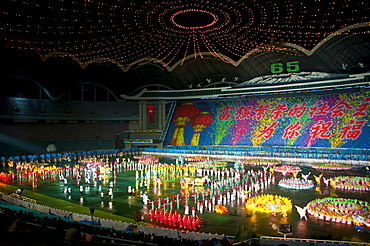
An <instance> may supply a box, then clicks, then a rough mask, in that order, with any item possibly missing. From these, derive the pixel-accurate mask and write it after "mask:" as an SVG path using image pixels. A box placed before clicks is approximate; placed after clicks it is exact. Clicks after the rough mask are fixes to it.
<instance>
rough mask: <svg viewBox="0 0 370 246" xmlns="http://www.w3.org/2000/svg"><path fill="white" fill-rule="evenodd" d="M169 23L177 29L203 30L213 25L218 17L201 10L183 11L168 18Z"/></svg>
mask: <svg viewBox="0 0 370 246" xmlns="http://www.w3.org/2000/svg"><path fill="white" fill-rule="evenodd" d="M170 20H171V22H172V23H173V24H174V25H175V26H176V27H179V28H184V29H203V28H207V27H210V26H212V25H214V24H215V23H216V22H217V20H218V17H217V15H215V14H212V13H211V12H209V11H206V10H202V9H183V10H179V11H177V12H176V13H174V14H173V15H172V16H171V17H170Z"/></svg>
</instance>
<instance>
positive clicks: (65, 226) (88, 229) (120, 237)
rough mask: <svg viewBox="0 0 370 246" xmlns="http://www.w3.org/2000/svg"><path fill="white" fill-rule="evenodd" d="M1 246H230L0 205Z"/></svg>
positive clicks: (133, 227) (216, 241)
mask: <svg viewBox="0 0 370 246" xmlns="http://www.w3.org/2000/svg"><path fill="white" fill-rule="evenodd" d="M0 221H1V223H0V242H1V245H6V244H7V243H9V244H18V245H19V244H20V245H56V246H58V245H180V246H181V245H184V246H198V245H199V246H200V245H202V246H203V245H231V243H230V242H228V241H227V240H226V239H225V240H222V241H220V240H201V241H199V240H191V239H182V238H168V237H163V236H156V235H154V234H145V233H143V232H138V231H135V227H136V226H135V225H134V224H133V225H132V226H130V227H129V228H127V229H126V230H116V229H113V228H107V227H102V226H99V225H94V224H90V223H84V222H77V221H74V220H70V219H67V218H61V217H58V216H53V215H44V214H42V213H40V212H37V211H32V210H28V209H22V208H19V207H18V206H15V205H11V204H8V203H5V202H3V201H1V202H0Z"/></svg>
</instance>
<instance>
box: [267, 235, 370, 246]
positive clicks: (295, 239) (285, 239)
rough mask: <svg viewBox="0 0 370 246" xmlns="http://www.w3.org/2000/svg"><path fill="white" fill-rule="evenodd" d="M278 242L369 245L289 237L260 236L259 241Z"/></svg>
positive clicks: (367, 244)
mask: <svg viewBox="0 0 370 246" xmlns="http://www.w3.org/2000/svg"><path fill="white" fill-rule="evenodd" d="M263 239H266V240H269V239H270V240H278V241H279V242H278V243H277V244H280V243H282V242H280V241H295V242H308V243H332V244H334V243H335V244H348V245H366V246H369V243H365V242H353V241H339V240H322V239H309V238H291V237H283V238H282V237H270V236H261V237H260V240H263Z"/></svg>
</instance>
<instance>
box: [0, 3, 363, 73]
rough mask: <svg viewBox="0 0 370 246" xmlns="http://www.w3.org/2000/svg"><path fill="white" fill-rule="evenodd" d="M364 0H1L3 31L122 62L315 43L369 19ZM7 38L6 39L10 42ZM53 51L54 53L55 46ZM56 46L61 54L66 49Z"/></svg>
mask: <svg viewBox="0 0 370 246" xmlns="http://www.w3.org/2000/svg"><path fill="white" fill-rule="evenodd" d="M369 4H370V2H369V1H366V0H360V1H359V0H347V1H345V2H344V3H339V2H338V1H335V0H312V1H299V0H294V1H293V0H284V1H274V0H250V1H245V0H219V1H209V0H197V1H195V0H177V1H170V0H162V1H159V0H112V1H103V0H84V1H76V0H74V1H65V0H55V1H42V0H32V1H31V0H3V1H2V12H1V15H2V20H3V21H2V22H1V23H0V36H2V37H6V38H5V39H3V40H2V41H4V42H7V41H9V40H10V39H17V40H24V42H25V43H27V44H30V45H27V46H22V45H17V44H16V43H14V42H13V43H12V44H11V45H10V47H16V48H20V47H24V48H30V47H35V48H36V49H37V51H38V52H39V53H40V54H41V55H42V56H46V55H47V54H51V52H64V53H63V54H64V55H66V56H68V55H70V56H73V57H75V58H76V59H78V60H79V61H80V62H82V63H88V62H90V61H91V60H96V59H101V62H106V61H112V60H113V61H115V62H117V63H119V64H120V65H122V66H124V67H126V66H129V65H131V64H134V63H136V62H137V61H140V60H141V61H145V60H146V58H147V57H151V58H154V59H157V60H159V61H162V62H163V63H164V64H167V65H173V64H175V63H177V62H179V61H184V59H185V58H186V57H187V56H189V55H192V56H193V57H194V58H199V57H203V55H202V54H204V52H208V53H210V54H212V55H214V56H216V57H219V58H220V59H222V60H224V61H229V60H228V59H224V57H225V56H227V57H229V58H231V60H233V61H237V60H239V59H240V58H241V57H244V56H245V55H246V54H248V52H251V51H252V50H254V49H256V48H259V47H261V45H263V44H266V43H269V41H270V37H271V36H274V38H275V40H284V41H285V42H289V43H293V44H296V45H299V46H301V47H303V48H305V49H312V48H313V47H314V46H315V45H316V44H318V43H319V42H320V41H322V40H323V39H324V38H325V37H327V36H328V35H330V34H331V33H333V32H335V31H337V30H339V29H340V28H343V27H345V26H348V25H352V24H356V23H360V22H365V21H369V19H370V17H369V15H368V14H367V13H368V12H369ZM8 43H9V42H8ZM53 54H56V53H53ZM63 54H60V53H58V55H63Z"/></svg>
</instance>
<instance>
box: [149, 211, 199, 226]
mask: <svg viewBox="0 0 370 246" xmlns="http://www.w3.org/2000/svg"><path fill="white" fill-rule="evenodd" d="M148 216H149V219H150V221H155V222H158V223H161V224H165V225H169V226H174V227H181V228H186V229H190V230H196V229H197V228H198V227H200V224H201V219H200V216H199V215H192V216H191V215H187V214H180V213H179V212H177V211H174V212H173V211H172V210H167V211H166V212H165V210H164V209H155V210H152V209H150V210H149V212H148Z"/></svg>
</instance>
